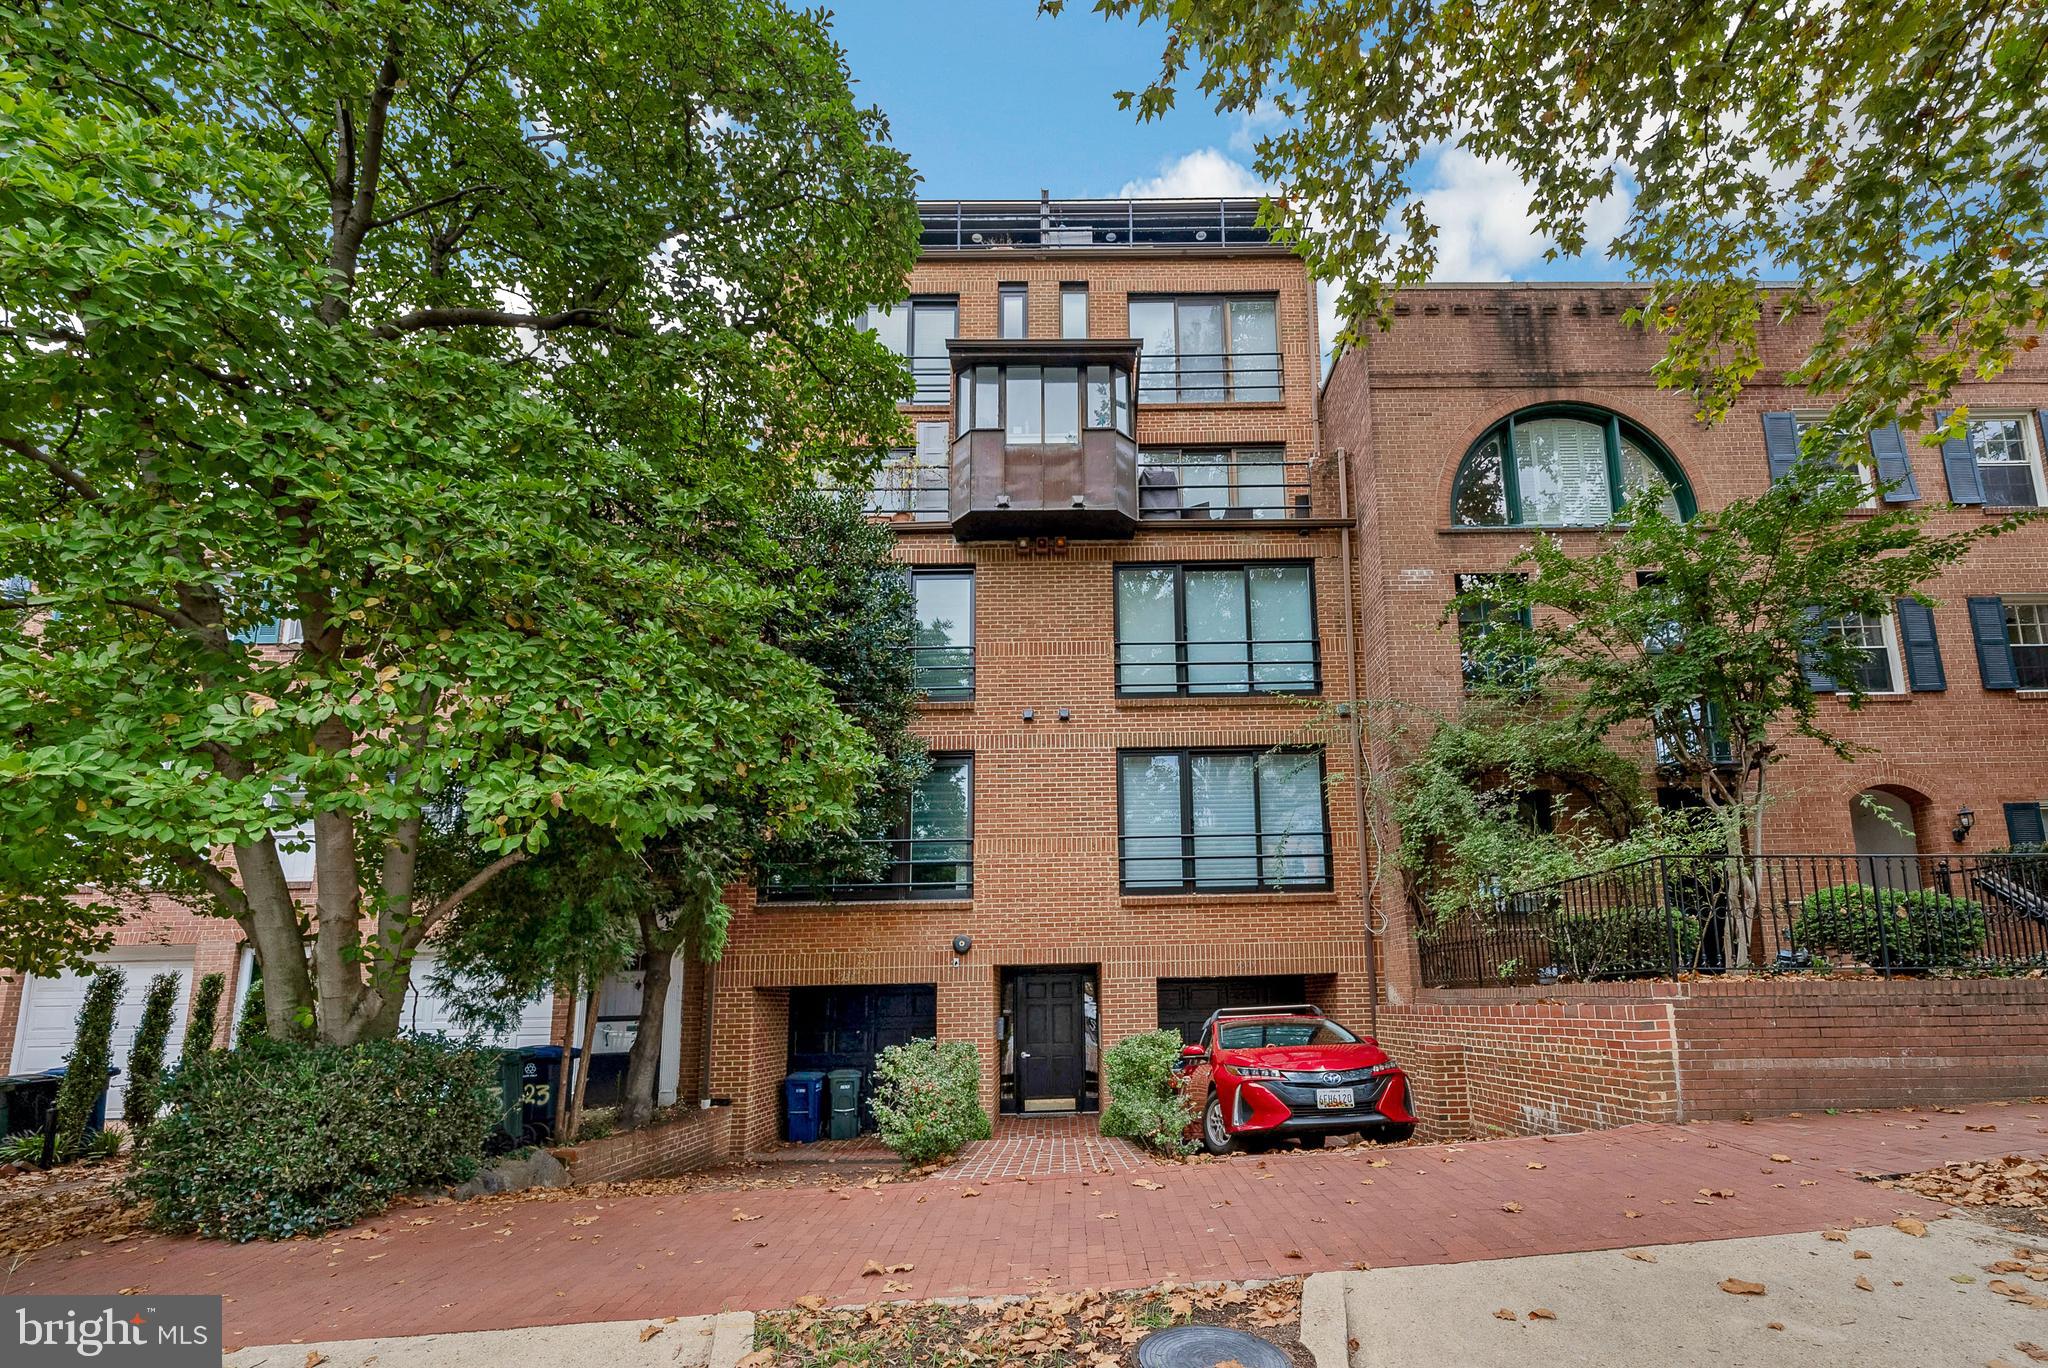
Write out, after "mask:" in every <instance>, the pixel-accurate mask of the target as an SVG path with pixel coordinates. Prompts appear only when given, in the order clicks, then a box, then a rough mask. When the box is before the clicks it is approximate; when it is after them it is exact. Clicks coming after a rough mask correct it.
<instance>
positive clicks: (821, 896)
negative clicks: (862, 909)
mask: <svg viewBox="0 0 2048 1368" xmlns="http://www.w3.org/2000/svg"><path fill="white" fill-rule="evenodd" d="M861 844H862V845H864V846H872V847H879V848H881V849H883V850H885V851H887V852H888V854H889V856H890V859H889V873H890V877H888V878H884V879H876V880H873V881H871V882H844V883H792V884H785V883H780V882H778V876H777V874H776V873H775V872H774V871H769V872H768V875H767V877H765V878H764V879H763V880H762V881H761V884H760V889H759V892H760V897H761V899H762V900H763V901H764V902H831V901H834V900H836V899H856V900H860V901H864V902H886V901H909V900H915V899H920V898H966V897H970V896H972V894H973V891H974V838H973V837H972V836H961V837H951V836H944V837H929V836H884V837H876V838H874V839H871V840H865V841H862V842H861ZM941 847H942V848H943V849H942V850H939V851H938V853H929V852H931V851H933V850H934V849H936V848H941ZM921 871H943V872H945V873H946V874H947V875H948V877H943V878H930V877H925V876H924V874H923V873H921Z"/></svg>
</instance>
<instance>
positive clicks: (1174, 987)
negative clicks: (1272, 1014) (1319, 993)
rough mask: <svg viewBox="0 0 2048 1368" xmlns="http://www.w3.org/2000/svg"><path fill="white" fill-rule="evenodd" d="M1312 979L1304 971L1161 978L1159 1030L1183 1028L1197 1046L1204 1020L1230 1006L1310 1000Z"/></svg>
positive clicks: (1185, 1037) (1186, 1038)
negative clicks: (1231, 976)
mask: <svg viewBox="0 0 2048 1368" xmlns="http://www.w3.org/2000/svg"><path fill="white" fill-rule="evenodd" d="M1309 1000H1310V999H1309V997H1308V979H1307V977H1306V976H1304V975H1301V974H1266V975H1259V976H1254V977H1241V978H1181V979H1168V978H1163V979H1161V980H1159V1029H1160V1030H1162V1031H1179V1032H1180V1038H1181V1039H1182V1040H1184V1041H1186V1042H1187V1043H1188V1044H1190V1045H1193V1044H1196V1043H1198V1042H1199V1041H1200V1040H1201V1036H1202V1023H1203V1022H1205V1021H1207V1020H1208V1019H1209V1016H1210V1014H1211V1013H1213V1012H1217V1011H1221V1010H1222V1009H1223V1008H1226V1007H1280V1006H1292V1005H1296V1004H1300V1003H1304V1002H1307V1001H1309Z"/></svg>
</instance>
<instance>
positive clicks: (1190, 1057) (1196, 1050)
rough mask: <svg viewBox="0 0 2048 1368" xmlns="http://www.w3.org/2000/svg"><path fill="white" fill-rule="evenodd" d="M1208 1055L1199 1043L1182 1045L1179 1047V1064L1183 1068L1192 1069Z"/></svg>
mask: <svg viewBox="0 0 2048 1368" xmlns="http://www.w3.org/2000/svg"><path fill="white" fill-rule="evenodd" d="M1208 1057H1209V1052H1208V1051H1207V1050H1205V1049H1203V1048H1202V1047H1201V1046H1199V1045H1183V1046H1181V1047H1180V1066H1181V1067H1182V1068H1183V1069H1192V1068H1194V1067H1195V1065H1197V1064H1199V1063H1201V1062H1202V1061H1203V1060H1204V1059H1207V1058H1208Z"/></svg>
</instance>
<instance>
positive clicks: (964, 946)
mask: <svg viewBox="0 0 2048 1368" xmlns="http://www.w3.org/2000/svg"><path fill="white" fill-rule="evenodd" d="M973 948H974V937H972V936H955V937H953V953H954V954H956V955H964V954H966V953H967V952H968V951H969V950H972V949H973Z"/></svg>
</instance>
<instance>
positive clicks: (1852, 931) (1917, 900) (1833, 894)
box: [1792, 884, 1985, 968]
mask: <svg viewBox="0 0 2048 1368" xmlns="http://www.w3.org/2000/svg"><path fill="white" fill-rule="evenodd" d="M1984 929H1985V928H1984V908H1983V906H1982V904H1979V903H1974V902H1971V901H1970V900H1969V899H1967V898H1956V897H1951V896H1949V895H1948V894H1945V893H1937V892H1935V891H1934V890H1933V889H1931V888H1922V889H1916V890H1913V891H1911V892H1907V891H1905V890H1902V889H1896V888H1872V887H1870V886H1869V885H1868V884H1838V885H1836V886H1835V887H1833V888H1823V889H1821V890H1820V891H1819V892H1818V893H1809V894H1807V895H1806V896H1805V897H1804V898H1801V899H1800V900H1799V911H1798V912H1797V913H1796V914H1795V915H1794V916H1793V919H1792V941H1793V943H1794V944H1795V945H1797V946H1798V947H1799V948H1800V949H1802V950H1812V951H1815V952H1818V953H1820V954H1824V955H1830V954H1831V955H1845V956H1848V957H1850V958H1853V959H1856V960H1859V961H1861V962H1862V963H1864V964H1883V963H1884V962H1885V961H1886V959H1887V958H1889V960H1890V962H1891V963H1893V964H1903V965H1908V966H1914V967H1926V968H1939V967H1949V966H1955V965H1963V964H1968V963H1969V962H1970V961H1971V960H1972V959H1974V958H1975V957H1976V954H1977V950H1978V948H1979V947H1980V946H1982V945H1983V944H1984Z"/></svg>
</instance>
